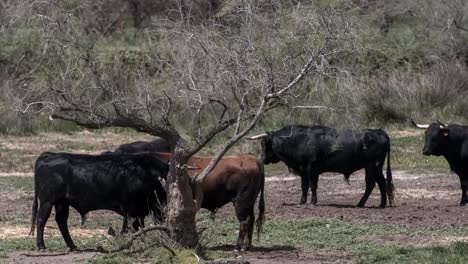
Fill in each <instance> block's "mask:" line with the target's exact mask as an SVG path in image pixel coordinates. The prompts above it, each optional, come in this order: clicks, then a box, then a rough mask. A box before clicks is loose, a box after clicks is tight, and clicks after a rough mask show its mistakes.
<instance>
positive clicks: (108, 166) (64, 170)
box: [31, 152, 168, 250]
mask: <svg viewBox="0 0 468 264" xmlns="http://www.w3.org/2000/svg"><path fill="white" fill-rule="evenodd" d="M167 172H168V165H167V164H166V163H165V162H163V161H161V160H159V159H158V158H156V157H155V156H154V155H152V154H138V155H126V154H104V155H83V154H70V153H50V152H45V153H42V154H41V155H40V156H39V158H38V159H37V161H36V164H35V171H34V185H35V186H34V189H35V195H34V203H33V208H32V224H31V234H32V233H33V232H34V227H35V225H36V224H37V247H38V249H45V244H44V238H43V236H44V227H45V224H46V222H47V220H48V218H49V216H50V213H51V210H52V206H54V207H55V212H56V216H55V220H56V222H57V225H58V227H59V229H60V232H61V234H62V236H63V238H64V240H65V242H66V244H67V246H68V247H69V248H70V249H71V250H73V249H75V248H76V246H75V244H74V243H73V240H72V239H71V237H70V234H69V231H68V224H67V220H68V214H69V206H72V207H73V208H75V209H76V210H77V211H78V212H79V213H80V214H81V216H82V217H83V216H84V215H86V213H88V212H89V211H93V210H99V209H105V210H111V211H114V212H116V213H119V214H121V215H123V216H125V217H126V216H130V217H136V218H140V219H141V218H144V216H146V215H148V214H149V212H150V211H152V212H153V214H154V215H155V217H156V218H160V217H161V211H160V207H161V206H162V205H163V204H164V203H165V202H166V192H165V190H164V188H163V186H162V185H161V183H160V182H159V178H160V177H164V176H165V175H166V174H167ZM156 195H157V196H156ZM137 227H138V226H137Z"/></svg>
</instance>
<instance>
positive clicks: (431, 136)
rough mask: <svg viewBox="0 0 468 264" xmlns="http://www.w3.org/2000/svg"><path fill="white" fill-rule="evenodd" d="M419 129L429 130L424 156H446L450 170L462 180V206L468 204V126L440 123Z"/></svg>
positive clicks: (426, 136)
mask: <svg viewBox="0 0 468 264" xmlns="http://www.w3.org/2000/svg"><path fill="white" fill-rule="evenodd" d="M411 121H412V123H413V124H414V125H415V126H416V127H419V128H425V129H426V128H427V130H426V133H425V134H426V135H425V140H424V148H423V151H422V153H423V155H426V156H429V155H434V156H444V157H445V159H446V160H447V162H448V163H449V165H450V169H451V170H452V171H453V172H455V173H456V174H457V175H458V177H459V178H460V185H461V189H462V197H461V201H460V205H467V204H468V197H467V195H466V191H467V189H468V126H461V125H456V124H450V125H447V124H443V123H440V122H437V123H432V124H430V125H419V124H416V123H414V121H413V120H411Z"/></svg>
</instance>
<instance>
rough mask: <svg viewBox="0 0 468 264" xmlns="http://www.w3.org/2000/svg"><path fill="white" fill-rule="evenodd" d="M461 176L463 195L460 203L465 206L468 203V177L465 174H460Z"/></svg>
mask: <svg viewBox="0 0 468 264" xmlns="http://www.w3.org/2000/svg"><path fill="white" fill-rule="evenodd" d="M458 176H459V177H460V187H461V190H462V197H461V200H460V205H461V206H465V205H467V204H468V197H467V195H466V191H467V189H468V177H465V176H464V175H458Z"/></svg>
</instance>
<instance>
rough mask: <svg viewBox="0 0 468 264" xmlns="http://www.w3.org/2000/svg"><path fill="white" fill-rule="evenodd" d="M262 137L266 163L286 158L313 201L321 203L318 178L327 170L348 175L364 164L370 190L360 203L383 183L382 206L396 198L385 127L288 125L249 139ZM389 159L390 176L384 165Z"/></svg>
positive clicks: (388, 140)
mask: <svg viewBox="0 0 468 264" xmlns="http://www.w3.org/2000/svg"><path fill="white" fill-rule="evenodd" d="M260 138H261V139H262V159H263V162H264V163H265V164H270V163H277V162H279V161H283V162H284V163H286V165H287V166H288V167H289V168H290V170H291V171H293V172H295V173H297V174H299V175H300V176H301V186H302V198H301V201H300V203H301V204H303V203H305V202H306V201H307V192H308V189H309V187H310V189H311V191H312V199H311V203H312V204H313V205H315V204H317V182H318V177H319V174H321V173H323V172H338V173H342V174H344V176H345V179H346V181H347V180H348V178H349V176H350V174H352V173H353V172H355V171H357V170H359V169H362V168H364V169H365V170H366V191H365V193H364V196H363V197H362V198H361V200H360V201H359V203H358V205H357V206H358V207H364V205H365V203H366V201H367V199H368V198H369V195H370V194H371V192H372V190H373V189H374V187H375V183H376V182H377V184H378V185H379V189H380V194H381V202H380V207H382V208H383V207H385V206H386V205H387V195H388V198H389V201H390V206H391V205H392V201H393V181H392V172H391V169H390V139H389V137H388V135H387V133H385V131H383V130H381V129H362V130H351V129H348V130H341V131H338V130H336V129H333V128H329V127H324V126H312V127H308V126H299V125H292V126H286V127H284V128H282V129H280V130H278V131H275V132H267V133H265V134H262V135H258V136H255V137H251V138H249V139H260ZM386 155H388V159H387V179H386V180H385V178H384V175H383V173H382V167H383V165H384V162H385V156H386Z"/></svg>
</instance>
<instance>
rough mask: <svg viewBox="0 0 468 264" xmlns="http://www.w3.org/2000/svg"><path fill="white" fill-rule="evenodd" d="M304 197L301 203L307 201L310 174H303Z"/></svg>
mask: <svg viewBox="0 0 468 264" xmlns="http://www.w3.org/2000/svg"><path fill="white" fill-rule="evenodd" d="M301 188H302V197H301V201H300V204H305V203H306V202H307V192H308V191H309V175H301Z"/></svg>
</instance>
